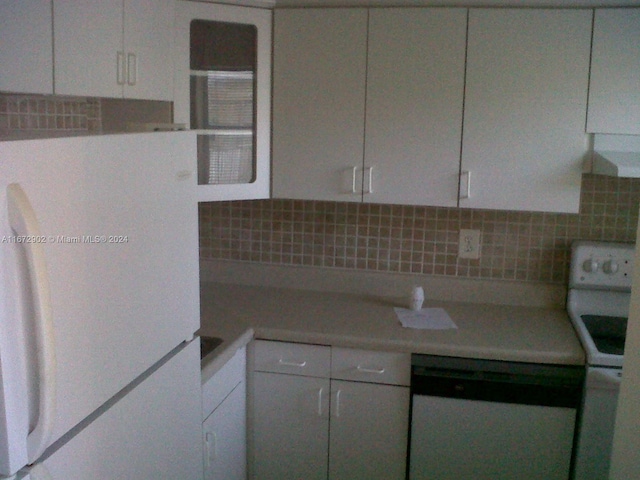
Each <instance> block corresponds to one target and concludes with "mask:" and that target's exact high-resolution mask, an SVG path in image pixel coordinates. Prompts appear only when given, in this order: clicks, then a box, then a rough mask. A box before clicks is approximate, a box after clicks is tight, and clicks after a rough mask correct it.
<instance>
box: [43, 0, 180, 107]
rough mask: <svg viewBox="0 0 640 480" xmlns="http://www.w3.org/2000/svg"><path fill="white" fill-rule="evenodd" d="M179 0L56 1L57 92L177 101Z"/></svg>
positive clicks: (54, 5)
mask: <svg viewBox="0 0 640 480" xmlns="http://www.w3.org/2000/svg"><path fill="white" fill-rule="evenodd" d="M173 20H174V0H54V4H53V24H54V32H55V33H54V35H55V42H54V58H55V77H54V84H55V93H56V94H60V95H82V96H93V97H111V98H135V99H148V100H167V101H171V100H173V55H172V48H171V47H172V39H173V33H172V32H173Z"/></svg>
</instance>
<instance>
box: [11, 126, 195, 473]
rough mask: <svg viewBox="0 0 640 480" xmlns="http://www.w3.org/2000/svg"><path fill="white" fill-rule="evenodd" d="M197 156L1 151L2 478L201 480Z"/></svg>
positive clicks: (189, 145)
mask: <svg viewBox="0 0 640 480" xmlns="http://www.w3.org/2000/svg"><path fill="white" fill-rule="evenodd" d="M195 149H196V140H195V135H193V134H191V133H189V132H169V133H145V134H127V135H105V136H93V137H75V138H60V139H46V140H28V141H14V142H0V478H14V477H15V478H17V479H22V478H29V479H30V480H41V479H53V480H85V479H86V480H89V479H90V480H101V479H109V480H112V479H143V480H144V479H149V480H151V479H154V480H157V479H172V480H173V479H178V478H179V479H185V480H190V479H201V478H202V441H201V435H202V433H201V420H202V418H201V415H202V413H201V408H202V407H201V393H200V388H201V387H200V361H199V360H200V356H199V340H198V339H197V338H196V339H195V340H194V332H195V331H196V330H197V329H198V328H199V323H200V321H199V288H198V222H197V200H196V191H195V160H194V159H195V158H196V151H195Z"/></svg>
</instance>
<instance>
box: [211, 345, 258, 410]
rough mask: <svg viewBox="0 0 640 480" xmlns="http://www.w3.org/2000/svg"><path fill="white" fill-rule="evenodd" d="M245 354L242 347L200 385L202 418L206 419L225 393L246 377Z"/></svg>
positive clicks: (225, 395)
mask: <svg viewBox="0 0 640 480" xmlns="http://www.w3.org/2000/svg"><path fill="white" fill-rule="evenodd" d="M246 365H247V354H246V349H245V348H244V347H242V348H239V349H238V351H237V352H236V353H235V354H234V355H233V357H231V359H230V360H229V361H228V362H227V363H226V364H225V366H224V367H222V368H221V369H220V370H219V371H218V372H216V373H215V374H214V375H213V376H212V377H211V378H210V379H209V380H207V381H206V383H204V384H203V385H202V418H203V419H206V418H207V417H208V416H209V414H211V412H213V411H214V410H215V408H216V407H217V406H218V405H220V403H221V402H222V400H224V399H225V398H226V397H227V395H229V394H230V393H231V391H232V390H233V389H234V388H235V387H236V386H237V385H238V384H239V383H241V382H243V381H244V380H245V378H246V370H247V368H246Z"/></svg>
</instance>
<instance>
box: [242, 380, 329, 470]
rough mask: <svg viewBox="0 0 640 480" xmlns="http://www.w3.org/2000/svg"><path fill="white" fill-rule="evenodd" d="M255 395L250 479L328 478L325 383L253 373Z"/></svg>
mask: <svg viewBox="0 0 640 480" xmlns="http://www.w3.org/2000/svg"><path fill="white" fill-rule="evenodd" d="M253 391H254V395H255V398H254V402H255V404H254V412H253V419H254V423H253V428H254V462H255V463H254V469H253V471H254V478H256V479H261V480H269V479H273V480H286V479H303V478H304V479H305V480H313V479H326V478H327V445H328V440H329V403H328V400H329V379H326V378H314V377H304V376H294V375H287V374H280V373H267V372H256V374H255V377H254V390H253ZM323 397H324V398H323Z"/></svg>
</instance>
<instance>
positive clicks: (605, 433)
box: [567, 241, 635, 480]
mask: <svg viewBox="0 0 640 480" xmlns="http://www.w3.org/2000/svg"><path fill="white" fill-rule="evenodd" d="M634 255H635V245H634V244H627V243H610V242H585V241H578V242H574V244H573V246H572V252H571V271H570V275H569V294H568V298H567V309H568V312H569V316H570V318H571V322H572V323H573V326H574V328H575V330H576V332H577V334H578V337H579V339H580V341H581V343H582V346H583V348H584V350H585V353H586V357H587V380H586V386H585V394H584V402H583V407H582V414H581V420H580V425H579V430H578V442H577V445H576V456H575V465H574V467H575V468H574V479H575V480H599V479H602V480H605V479H607V478H608V472H609V463H610V456H611V445H612V442H613V429H614V423H615V415H616V406H617V400H618V392H619V389H620V382H621V377H622V364H623V360H624V343H625V336H626V330H627V318H628V316H629V303H630V299H631V283H632V277H633V275H632V271H633V259H634Z"/></svg>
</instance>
